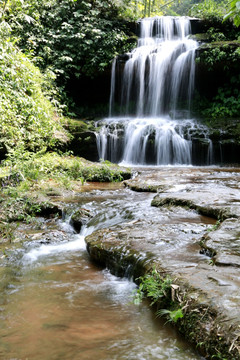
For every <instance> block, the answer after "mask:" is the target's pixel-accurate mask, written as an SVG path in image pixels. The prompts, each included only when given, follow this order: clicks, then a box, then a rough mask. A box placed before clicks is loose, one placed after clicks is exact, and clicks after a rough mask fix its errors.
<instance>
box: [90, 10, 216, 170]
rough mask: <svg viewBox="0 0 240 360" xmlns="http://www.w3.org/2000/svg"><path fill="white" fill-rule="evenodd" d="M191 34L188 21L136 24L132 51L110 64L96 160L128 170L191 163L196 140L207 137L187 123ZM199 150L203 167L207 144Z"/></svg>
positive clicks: (166, 19) (154, 20)
mask: <svg viewBox="0 0 240 360" xmlns="http://www.w3.org/2000/svg"><path fill="white" fill-rule="evenodd" d="M190 34H191V24H190V20H189V18H187V17H170V16H166V17H154V18H146V19H142V20H140V37H139V39H138V44H137V47H136V48H135V49H134V50H133V51H132V52H131V53H129V54H127V55H126V56H124V59H127V60H126V61H123V60H122V59H123V57H119V58H116V59H115V60H114V61H113V65H112V80H111V95H110V106H109V118H108V119H105V120H103V121H101V122H100V123H99V122H98V123H97V126H100V125H101V130H100V132H98V133H97V134H96V137H97V146H98V153H99V158H100V159H108V160H110V161H112V162H123V163H127V164H131V165H134V164H138V165H147V164H152V165H167V164H188V165H189V164H193V163H194V155H193V154H194V151H195V150H194V146H195V145H194V144H195V142H196V141H195V139H196V136H197V137H199V136H200V137H203V138H204V139H205V138H207V129H206V128H204V127H203V126H202V125H197V123H196V122H195V121H193V120H191V119H190V104H191V98H192V94H193V89H194V76H195V50H196V48H197V46H198V44H197V42H196V41H194V40H192V39H190V38H189V35H190ZM183 109H184V110H183ZM196 128H198V132H199V133H201V135H199V134H197V132H196ZM194 135H195V138H194ZM205 145H206V143H205ZM195 147H196V146H195ZM205 148H206V146H205ZM204 151H205V152H206V157H205V158H206V160H204V161H203V163H204V165H208V164H210V163H211V159H213V156H212V153H211V151H212V147H211V143H210V142H209V146H208V148H207V149H205V150H204ZM195 152H197V150H196V151H195Z"/></svg>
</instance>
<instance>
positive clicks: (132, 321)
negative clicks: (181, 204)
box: [0, 185, 205, 360]
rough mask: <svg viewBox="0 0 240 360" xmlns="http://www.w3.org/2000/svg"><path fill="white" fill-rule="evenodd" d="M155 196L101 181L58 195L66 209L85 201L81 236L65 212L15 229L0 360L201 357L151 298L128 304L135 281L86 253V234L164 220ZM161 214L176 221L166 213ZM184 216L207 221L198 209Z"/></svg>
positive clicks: (7, 263)
mask: <svg viewBox="0 0 240 360" xmlns="http://www.w3.org/2000/svg"><path fill="white" fill-rule="evenodd" d="M152 197H153V194H149V193H146V194H139V193H134V192H131V191H130V190H127V189H123V188H118V185H111V187H109V188H108V187H107V186H106V187H105V188H104V186H103V185H102V188H101V189H96V190H91V191H88V192H85V193H81V194H79V196H77V197H75V198H69V199H58V200H59V201H64V203H65V206H66V208H67V212H66V213H67V214H71V212H72V211H74V209H77V208H79V207H85V208H86V209H89V210H90V211H91V213H92V214H93V215H94V217H93V219H92V220H91V221H90V222H89V224H88V226H87V227H85V228H84V229H83V230H82V232H81V233H80V234H76V233H75V232H74V231H73V228H72V227H71V226H70V225H69V216H66V218H65V220H64V221H62V220H56V219H52V220H48V221H43V220H41V219H39V220H38V224H37V225H36V228H35V229H34V230H33V229H32V228H31V227H29V228H28V226H27V225H25V226H23V227H21V226H20V227H19V233H18V234H19V237H20V238H21V237H22V240H23V241H25V242H24V245H23V247H21V248H20V249H18V250H17V249H16V250H13V251H11V252H9V253H8V254H7V255H8V256H7V258H4V259H1V266H0V273H1V279H2V280H1V298H0V318H1V322H0V358H1V359H4V360H10V359H11V360H13V359H14V360H26V359H33V360H42V359H44V360H47V359H49V360H54V359H64V360H67V359H71V360H74V359H77V360H78V359H81V360H84V359H89V360H92V359H96V358H97V359H99V360H100V359H102V360H107V359H109V360H110V359H111V360H112V359H119V360H120V359H128V360H130V359H132V360H135V359H146V360H153V359H163V360H166V359H169V360H198V359H200V356H199V355H198V354H196V353H195V352H194V351H193V350H192V348H191V347H190V346H189V344H188V343H186V342H185V341H183V339H182V338H180V337H179V336H178V335H177V334H176V333H175V331H174V330H173V328H172V327H171V326H169V325H168V324H166V325H164V322H163V321H161V320H159V319H156V317H155V315H154V313H153V312H152V311H151V309H149V306H148V304H146V303H143V304H141V305H139V306H136V305H134V304H133V303H132V292H133V290H134V289H135V288H136V286H135V285H134V283H133V282H131V281H130V280H129V279H127V278H118V277H115V276H113V275H111V274H110V273H109V271H108V270H106V269H99V268H97V267H96V266H95V265H94V264H93V263H91V261H90V260H89V257H88V254H87V251H86V247H85V242H84V237H85V236H86V235H87V234H89V233H91V232H92V231H94V230H96V229H99V228H104V227H109V226H113V225H117V224H120V223H123V222H128V221H132V219H135V220H136V219H141V218H142V216H145V217H146V216H147V217H149V218H150V219H153V218H156V217H157V219H158V221H161V217H160V216H159V214H156V209H154V208H152V207H151V206H150V201H151V199H152ZM181 216H182V215H181V214H178V215H177V216H176V217H175V221H176V222H177V221H178V219H177V218H178V217H181ZM162 217H163V218H162V221H163V222H166V221H167V218H169V217H171V221H173V216H172V215H171V214H169V215H168V214H167V213H165V214H163V215H162ZM186 221H188V222H193V223H194V224H195V225H196V224H199V226H200V228H201V226H205V225H203V224H202V222H205V221H203V220H202V218H201V217H200V216H199V215H197V214H194V215H193V217H192V219H188V220H186ZM26 239H27V241H26Z"/></svg>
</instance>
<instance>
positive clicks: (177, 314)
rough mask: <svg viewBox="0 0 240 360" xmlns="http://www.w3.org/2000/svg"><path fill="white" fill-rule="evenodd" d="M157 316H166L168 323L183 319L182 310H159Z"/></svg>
mask: <svg viewBox="0 0 240 360" xmlns="http://www.w3.org/2000/svg"><path fill="white" fill-rule="evenodd" d="M156 314H157V316H167V317H168V321H169V322H174V323H176V322H177V321H178V319H182V318H183V316H184V315H183V312H182V309H180V308H179V309H176V310H167V309H160V310H158V311H157V313H156Z"/></svg>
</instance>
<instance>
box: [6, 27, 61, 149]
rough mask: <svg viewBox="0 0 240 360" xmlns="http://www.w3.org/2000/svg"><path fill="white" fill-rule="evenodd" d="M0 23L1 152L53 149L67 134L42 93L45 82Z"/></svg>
mask: <svg viewBox="0 0 240 360" xmlns="http://www.w3.org/2000/svg"><path fill="white" fill-rule="evenodd" d="M9 32H10V28H9V25H8V24H7V23H6V22H1V23H0V43H1V45H0V119H1V121H0V149H1V148H2V149H4V151H7V152H9V151H10V150H11V149H13V148H15V147H16V146H17V147H18V148H19V149H20V148H21V149H22V152H23V151H25V150H26V149H29V150H33V151H35V150H37V149H41V148H42V147H43V146H48V147H54V146H55V145H56V144H57V143H58V142H61V140H63V139H65V140H66V134H65V132H64V130H63V128H62V126H61V124H60V122H59V120H58V119H57V117H55V119H53V117H54V111H55V109H54V107H53V105H52V104H51V102H50V101H49V100H48V99H47V98H46V97H45V95H44V92H43V89H42V88H43V86H44V79H43V77H42V75H41V73H40V71H39V70H38V69H37V68H36V67H35V66H34V65H33V63H32V62H31V61H30V59H29V58H28V57H27V56H25V55H24V54H23V53H22V52H21V51H19V49H18V48H17V46H16V45H15V44H14V42H13V41H12V40H11V38H10V35H9Z"/></svg>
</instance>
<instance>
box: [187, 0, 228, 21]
mask: <svg viewBox="0 0 240 360" xmlns="http://www.w3.org/2000/svg"><path fill="white" fill-rule="evenodd" d="M225 8H226V3H225V2H224V1H216V0H204V1H202V2H199V3H197V4H195V5H193V7H192V8H191V10H190V15H191V16H196V17H198V18H200V19H207V20H210V21H213V20H219V21H220V22H221V21H222V19H223V16H224V15H225V12H226V10H225Z"/></svg>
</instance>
